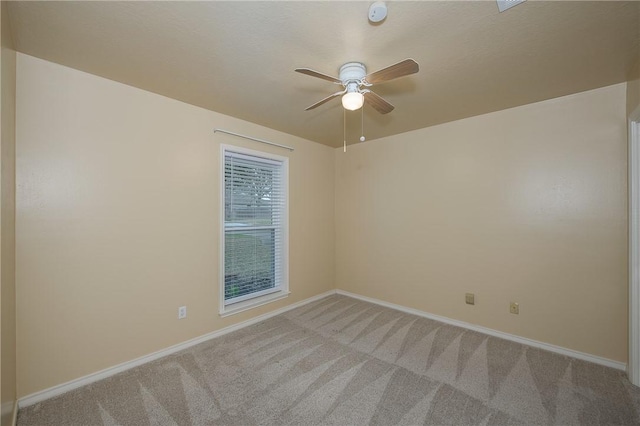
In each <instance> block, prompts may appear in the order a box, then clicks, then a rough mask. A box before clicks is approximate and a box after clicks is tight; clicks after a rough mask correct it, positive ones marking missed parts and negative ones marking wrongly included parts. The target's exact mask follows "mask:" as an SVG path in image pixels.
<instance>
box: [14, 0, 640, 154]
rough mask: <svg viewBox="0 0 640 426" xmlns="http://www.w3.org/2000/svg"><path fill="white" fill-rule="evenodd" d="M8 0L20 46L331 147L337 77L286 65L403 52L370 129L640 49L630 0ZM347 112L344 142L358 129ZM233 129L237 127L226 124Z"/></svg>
mask: <svg viewBox="0 0 640 426" xmlns="http://www.w3.org/2000/svg"><path fill="white" fill-rule="evenodd" d="M370 4H371V2H360V1H348V2H336V1H294V2H281V1H260V2H235V1H234V2H232V1H215V2H186V1H178V2H162V1H143V2H105V1H97V2H95V1H94V2H91V1H82V2H72V1H70V2H50V1H45V2H36V1H33V2H32V1H27V2H10V4H9V18H10V23H11V29H12V33H13V38H14V43H15V46H16V49H17V50H18V51H20V52H23V53H26V54H29V55H33V56H36V57H39V58H43V59H46V60H49V61H53V62H57V63H60V64H63V65H66V66H69V67H73V68H77V69H79V70H83V71H87V72H90V73H93V74H96V75H100V76H103V77H106V78H109V79H113V80H116V81H120V82H123V83H126V84H129V85H132V86H136V87H139V88H142V89H146V90H149V91H152V92H155V93H160V94H162V95H166V96H169V97H172V98H175V99H179V100H182V101H184V102H188V103H190V104H194V105H198V106H201V107H204V108H207V109H210V110H213V111H217V112H221V113H224V114H228V115H232V116H235V117H238V118H242V119H245V120H248V121H251V122H254V123H258V124H262V125H265V126H268V127H271V128H274V129H277V130H281V131H284V132H287V133H290V134H294V135H297V136H301V137H304V138H307V139H310V140H313V141H316V142H320V143H323V144H326V145H330V146H340V145H342V140H343V125H342V120H343V109H342V107H341V105H340V102H339V98H336V99H335V100H333V101H331V102H329V103H326V104H324V105H322V106H320V107H318V108H317V109H314V110H312V111H304V108H306V107H307V106H309V105H311V104H313V103H314V102H316V101H318V100H320V99H322V98H323V97H325V96H327V95H329V94H331V93H332V92H334V91H335V90H336V87H337V86H335V85H333V84H331V83H329V82H327V81H324V80H321V79H317V78H312V77H309V76H305V75H302V74H298V73H295V72H294V71H293V70H294V69H295V68H299V67H308V68H312V69H315V70H317V71H320V72H323V73H325V74H330V75H335V76H337V75H338V68H339V67H340V66H341V65H342V64H343V63H345V62H350V61H359V62H363V63H365V65H366V66H367V68H368V70H369V71H375V70H377V69H380V68H383V67H386V66H388V65H391V64H393V63H395V62H398V61H400V60H402V59H405V58H413V59H415V60H416V61H417V62H418V63H419V64H420V72H419V73H418V74H415V75H412V76H408V77H404V78H402V79H399V80H395V81H393V82H389V83H385V84H382V85H379V86H375V87H374V90H375V91H376V93H378V94H380V95H382V96H384V97H385V98H386V99H387V100H388V101H390V102H391V103H392V104H394V105H395V106H396V109H395V110H394V111H393V112H391V113H390V114H387V115H380V114H378V113H377V112H375V111H374V110H373V109H372V108H371V107H365V110H364V123H365V124H364V126H365V135H366V136H367V139H369V140H370V139H375V138H379V137H383V136H388V135H393V134H397V133H402V132H406V131H409V130H413V129H417V128H422V127H426V126H431V125H434V124H438V123H443V122H447V121H452V120H457V119H460V118H465V117H470V116H474V115H478V114H483V113H487V112H491V111H496V110H500V109H504V108H509V107H513V106H517V105H523V104H527V103H531V102H536V101H540V100H543V99H549V98H554V97H558V96H563V95H567V94H570V93H576V92H580V91H584V90H588V89H592V88H596V87H602V86H606V85H610V84H614V83H619V82H622V81H625V80H626V78H627V74H628V71H629V70H630V68H631V66H632V65H633V63H634V61H636V60H638V58H639V57H640V44H639V39H640V34H639V32H640V2H637V1H633V2H620V1H605V2H592V1H589V2H581V1H573V2H568V1H567V2H565V1H554V2H546V1H535V0H529V1H527V2H525V3H523V4H520V5H518V6H516V7H514V8H512V9H509V10H508V11H506V12H504V13H498V8H497V6H496V3H495V2H494V1H473V2H464V1H438V2H431V1H419V2H418V1H416V2H408V1H389V2H387V4H388V8H389V14H388V17H387V19H386V20H385V21H383V22H382V23H381V24H377V25H373V24H371V23H369V22H368V20H367V11H368V8H369V5H370ZM360 118H361V116H360V112H359V111H358V112H354V113H348V114H347V121H348V123H349V126H348V143H354V142H356V141H357V139H358V137H359V136H360V121H361V120H360ZM229 130H233V129H229Z"/></svg>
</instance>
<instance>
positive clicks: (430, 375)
mask: <svg viewBox="0 0 640 426" xmlns="http://www.w3.org/2000/svg"><path fill="white" fill-rule="evenodd" d="M639 409H640V388H637V387H634V386H632V385H631V384H630V383H629V382H628V380H627V379H626V378H625V375H624V373H622V372H620V371H616V370H613V369H610V368H606V367H602V366H599V365H595V364H591V363H587V362H584V361H579V360H576V359H572V358H568V357H565V356H562V355H557V354H554V353H550V352H546V351H542V350H539V349H535V348H531V347H527V346H523V345H520V344H517V343H512V342H509V341H506V340H501V339H497V338H494V337H488V336H486V335H483V334H479V333H476V332H473V331H469V330H465V329H461V328H457V327H452V326H450V325H446V324H442V323H439V322H436V321H432V320H428V319H425V318H421V317H417V316H413V315H408V314H405V313H403V312H399V311H395V310H392V309H387V308H383V307H380V306H377V305H373V304H370V303H366V302H362V301H359V300H355V299H352V298H349V297H345V296H338V295H335V296H330V297H327V298H324V299H322V300H320V301H317V302H314V303H312V304H309V305H306V306H303V307H301V308H298V309H295V310H292V311H289V312H288V313H285V314H282V315H279V316H277V317H274V318H271V319H269V320H266V321H264V322H263V323H260V324H257V325H254V326H251V327H247V328H244V329H242V330H239V331H236V332H234V333H231V334H228V335H225V336H223V337H220V338H218V339H214V340H211V341H208V342H206V343H203V344H200V345H198V346H194V347H192V348H190V349H188V350H185V351H182V352H180V353H177V354H174V355H171V356H168V357H166V358H163V359H161V360H158V361H155V362H152V363H149V364H146V365H144V366H141V367H138V368H135V369H132V370H129V371H126V372H124V373H121V374H119V375H116V376H113V377H111V378H108V379H105V380H103V381H100V382H96V383H94V384H91V385H88V386H86V387H83V388H80V389H77V390H74V391H72V392H69V393H67V394H64V395H61V396H59V397H56V398H53V399H50V400H48V401H44V402H41V403H39V404H36V405H33V406H30V407H26V408H24V409H21V410H20V412H19V416H18V425H21V426H26V425H103V424H104V425H115V424H121V425H213V424H215V425H285V424H297V425H316V424H317V425H321V424H333V425H364V424H375V425H394V424H405V425H418V424H420V425H421V424H450V425H465V424H481V425H494V424H500V425H501V424H562V425H569V424H638V423H639V421H640V417H639V411H638V410H639Z"/></svg>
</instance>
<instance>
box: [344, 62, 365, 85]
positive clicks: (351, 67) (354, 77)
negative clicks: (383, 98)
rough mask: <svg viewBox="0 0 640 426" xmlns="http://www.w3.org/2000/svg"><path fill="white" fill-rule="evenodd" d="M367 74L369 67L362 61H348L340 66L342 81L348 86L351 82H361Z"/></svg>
mask: <svg viewBox="0 0 640 426" xmlns="http://www.w3.org/2000/svg"><path fill="white" fill-rule="evenodd" d="M366 75H367V68H366V67H365V66H364V64H362V63H360V62H348V63H346V64H344V65H343V66H341V67H340V81H342V85H343V86H345V87H347V85H348V84H349V83H350V82H358V83H360V82H361V81H362V79H363V78H364V76H366Z"/></svg>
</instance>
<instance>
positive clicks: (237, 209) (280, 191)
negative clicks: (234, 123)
mask: <svg viewBox="0 0 640 426" xmlns="http://www.w3.org/2000/svg"><path fill="white" fill-rule="evenodd" d="M224 168H225V170H224V238H225V242H224V248H225V253H224V286H225V288H224V300H225V304H226V305H229V304H232V303H236V302H241V301H243V300H247V299H249V298H253V297H258V296H261V295H264V294H268V293H271V292H274V291H279V290H280V286H281V283H282V280H283V244H284V241H283V238H284V234H285V233H284V226H285V223H284V221H285V200H286V194H285V188H286V186H285V183H284V181H283V178H284V173H283V162H282V161H278V160H274V159H270V158H263V157H258V156H252V155H248V154H244V153H239V152H233V151H228V150H227V151H225V154H224Z"/></svg>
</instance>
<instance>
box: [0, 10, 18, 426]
mask: <svg viewBox="0 0 640 426" xmlns="http://www.w3.org/2000/svg"><path fill="white" fill-rule="evenodd" d="M0 14H1V18H2V19H1V23H0V25H1V37H2V43H1V45H2V53H1V57H0V65H1V69H0V79H1V81H0V98H1V99H0V115H1V116H2V120H1V122H0V139H1V140H0V302H1V303H0V327H1V331H0V336H1V338H0V382H1V383H0V406H1V411H2V416H1V421H0V423H1V424H2V426H5V425H9V424H11V423H12V421H13V408H14V402H15V399H16V287H15V286H16V282H15V105H16V52H15V51H14V50H13V42H12V39H11V32H10V29H9V18H8V15H7V3H6V2H2V6H1V9H0Z"/></svg>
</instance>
